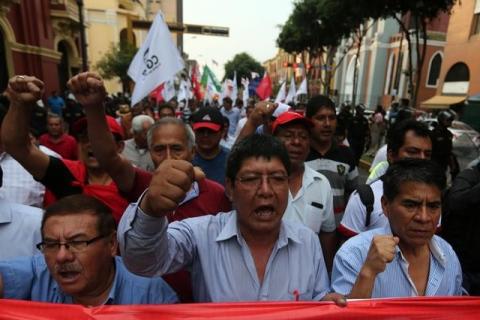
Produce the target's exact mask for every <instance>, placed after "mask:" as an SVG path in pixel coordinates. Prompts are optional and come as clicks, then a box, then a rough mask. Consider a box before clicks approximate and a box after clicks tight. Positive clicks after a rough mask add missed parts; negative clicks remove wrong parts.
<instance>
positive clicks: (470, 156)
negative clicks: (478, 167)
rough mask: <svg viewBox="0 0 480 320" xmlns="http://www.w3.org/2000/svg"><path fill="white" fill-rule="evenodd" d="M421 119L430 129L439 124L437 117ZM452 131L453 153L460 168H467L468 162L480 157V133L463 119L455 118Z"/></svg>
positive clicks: (450, 129)
mask: <svg viewBox="0 0 480 320" xmlns="http://www.w3.org/2000/svg"><path fill="white" fill-rule="evenodd" d="M420 121H422V122H424V123H426V124H427V125H428V128H429V129H430V130H433V129H434V128H435V127H436V126H437V124H438V121H437V119H434V118H427V119H421V120H420ZM448 130H449V131H450V132H451V133H452V135H453V139H452V143H453V153H455V155H456V156H457V159H458V162H459V164H460V168H461V169H462V170H463V169H465V168H466V167H467V166H468V164H469V163H470V162H471V161H473V160H475V159H476V158H478V157H480V133H478V131H476V130H475V129H473V128H472V127H470V126H469V125H468V124H466V123H465V122H462V121H457V120H454V121H453V122H452V126H451V127H450V128H448Z"/></svg>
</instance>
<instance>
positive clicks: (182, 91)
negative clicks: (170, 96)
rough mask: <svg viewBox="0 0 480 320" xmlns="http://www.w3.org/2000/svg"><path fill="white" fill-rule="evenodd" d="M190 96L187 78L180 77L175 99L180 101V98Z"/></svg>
mask: <svg viewBox="0 0 480 320" xmlns="http://www.w3.org/2000/svg"><path fill="white" fill-rule="evenodd" d="M189 98H190V91H189V85H188V80H185V79H182V80H181V81H180V85H179V87H178V94H177V100H178V101H179V102H180V101H182V100H185V101H186V100H188V99H189Z"/></svg>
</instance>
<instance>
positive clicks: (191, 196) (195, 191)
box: [178, 181, 200, 206]
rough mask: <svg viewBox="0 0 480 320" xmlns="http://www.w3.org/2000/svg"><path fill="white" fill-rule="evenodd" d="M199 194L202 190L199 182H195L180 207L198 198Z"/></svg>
mask: <svg viewBox="0 0 480 320" xmlns="http://www.w3.org/2000/svg"><path fill="white" fill-rule="evenodd" d="M199 194H200V190H199V187H198V183H197V181H194V182H193V183H192V188H190V190H189V191H188V192H187V194H186V195H185V198H184V199H183V200H182V202H180V203H179V204H178V206H181V205H182V204H184V203H185V202H188V201H190V200H192V199H194V198H196V197H198V195H199Z"/></svg>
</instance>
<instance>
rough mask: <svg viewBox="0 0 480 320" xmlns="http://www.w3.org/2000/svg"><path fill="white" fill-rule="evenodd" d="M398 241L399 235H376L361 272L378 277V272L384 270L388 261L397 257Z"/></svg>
mask: <svg viewBox="0 0 480 320" xmlns="http://www.w3.org/2000/svg"><path fill="white" fill-rule="evenodd" d="M398 241H399V239H398V237H395V236H392V235H381V236H375V237H374V238H373V240H372V243H371V244H370V249H369V250H368V255H367V259H366V260H365V263H364V264H363V267H362V270H361V271H360V273H362V274H363V275H365V276H368V277H376V276H377V274H379V273H381V272H383V271H384V270H385V268H386V266H387V263H390V262H392V260H393V258H394V257H395V247H396V245H397V244H398Z"/></svg>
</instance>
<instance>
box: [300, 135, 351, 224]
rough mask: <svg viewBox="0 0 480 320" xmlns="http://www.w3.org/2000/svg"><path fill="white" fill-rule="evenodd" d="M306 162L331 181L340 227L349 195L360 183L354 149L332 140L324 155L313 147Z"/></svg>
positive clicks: (336, 217)
mask: <svg viewBox="0 0 480 320" xmlns="http://www.w3.org/2000/svg"><path fill="white" fill-rule="evenodd" d="M305 164H306V165H307V166H309V167H310V168H312V169H313V170H315V171H318V172H320V173H321V174H323V175H324V176H325V177H327V179H328V182H330V187H331V188H332V192H333V211H334V213H335V223H336V225H337V227H338V225H339V224H340V220H341V219H342V216H343V212H344V210H345V205H346V203H347V200H348V197H349V196H350V193H351V192H353V190H355V189H356V188H357V184H358V182H357V180H358V170H357V167H356V165H355V158H354V156H353V153H352V150H351V149H350V148H349V147H345V146H342V145H337V144H336V143H335V142H332V146H331V147H330V149H329V150H328V151H327V152H326V153H325V154H324V155H322V154H320V153H319V152H317V151H316V150H314V149H313V148H311V149H310V154H309V155H308V158H307V161H306V162H305Z"/></svg>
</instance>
